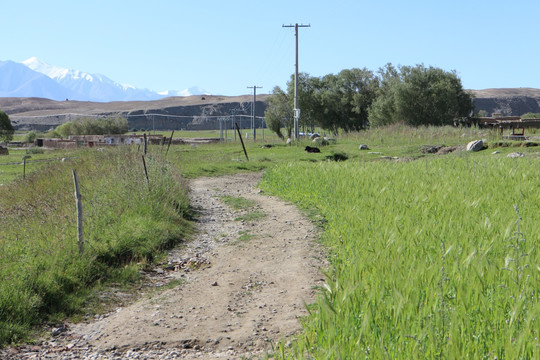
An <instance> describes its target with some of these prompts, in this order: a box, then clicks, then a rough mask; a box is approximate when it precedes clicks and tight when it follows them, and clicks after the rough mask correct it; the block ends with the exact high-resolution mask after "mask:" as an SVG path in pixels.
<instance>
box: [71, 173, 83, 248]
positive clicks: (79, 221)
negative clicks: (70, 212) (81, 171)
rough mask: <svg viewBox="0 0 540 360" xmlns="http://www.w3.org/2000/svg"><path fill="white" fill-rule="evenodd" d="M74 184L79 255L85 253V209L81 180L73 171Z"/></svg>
mask: <svg viewBox="0 0 540 360" xmlns="http://www.w3.org/2000/svg"><path fill="white" fill-rule="evenodd" d="M73 182H74V183H75V200H76V205H77V235H78V244H79V254H81V255H82V254H83V253H84V240H83V209H82V199H81V193H80V191H79V179H78V178H77V170H75V169H73Z"/></svg>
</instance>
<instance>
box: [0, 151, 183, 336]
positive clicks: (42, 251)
mask: <svg viewBox="0 0 540 360" xmlns="http://www.w3.org/2000/svg"><path fill="white" fill-rule="evenodd" d="M147 166H148V169H149V182H147V180H146V178H145V176H144V171H143V165H142V160H141V154H140V153H137V152H136V149H135V148H128V147H126V148H114V149H110V150H108V151H104V152H98V151H95V150H94V151H86V152H79V153H78V154H77V158H76V159H73V160H72V161H68V162H65V163H62V162H57V163H54V164H53V163H51V164H49V165H47V166H46V167H45V168H43V169H42V170H41V171H37V172H34V173H32V174H31V175H29V176H27V178H26V180H25V181H18V182H17V181H16V182H13V183H11V184H9V185H7V186H3V187H0V279H1V281H0V344H5V343H7V342H16V341H18V340H20V339H22V338H24V337H25V336H26V335H27V334H28V331H29V330H30V329H31V327H32V326H33V325H35V324H39V323H41V322H42V321H45V320H46V319H48V318H49V317H50V316H53V317H55V318H61V317H62V316H64V315H66V314H70V313H73V312H75V311H76V310H77V309H78V308H79V307H80V305H81V304H83V303H84V301H85V300H86V297H85V295H87V294H88V289H90V288H92V286H94V285H96V284H99V283H100V282H103V281H106V280H108V279H110V278H111V276H112V275H111V274H113V275H114V274H116V275H119V276H121V274H120V273H121V272H122V269H123V267H124V266H126V265H128V264H130V263H132V262H139V263H141V262H142V263H145V262H151V261H152V259H153V257H154V256H155V255H156V254H157V253H158V252H159V251H160V250H162V249H164V248H166V247H168V246H170V245H172V244H174V243H176V242H178V241H180V240H181V239H183V238H184V237H185V236H186V234H187V232H188V231H189V225H188V223H187V221H186V220H185V218H186V217H187V216H188V215H189V202H188V197H187V193H186V191H187V190H186V188H185V187H184V186H182V180H181V178H180V177H179V176H178V175H177V173H176V172H175V171H174V170H173V169H172V168H171V166H170V164H169V163H167V162H165V161H164V159H162V158H161V157H160V156H159V154H150V155H149V156H148V158H147ZM72 169H77V173H78V176H79V181H80V189H81V193H82V199H83V211H84V216H83V218H84V239H85V253H84V254H83V255H80V254H79V253H78V247H77V227H76V211H75V200H74V195H73V193H74V186H73V178H72ZM115 269H119V270H115Z"/></svg>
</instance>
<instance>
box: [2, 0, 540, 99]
mask: <svg viewBox="0 0 540 360" xmlns="http://www.w3.org/2000/svg"><path fill="white" fill-rule="evenodd" d="M6 2H7V3H6ZM6 2H4V3H3V4H2V6H1V14H2V16H1V18H2V28H3V30H2V32H1V34H0V60H13V61H23V60H25V59H27V58H29V57H31V56H36V57H38V58H39V59H40V60H42V61H45V62H48V63H50V64H53V65H56V66H60V67H68V68H73V69H77V70H82V71H86V72H91V73H100V74H103V75H105V76H108V77H109V78H111V79H113V80H115V81H117V82H120V83H127V84H131V85H134V86H136V87H139V88H148V89H151V90H155V91H163V90H168V89H174V90H182V89H185V88H189V87H192V86H199V87H202V88H203V89H205V90H207V91H209V92H210V93H212V94H216V95H218V94H220V95H241V94H249V93H251V92H252V90H250V89H248V88H247V87H248V86H253V85H257V86H262V87H263V88H262V89H258V90H257V92H258V93H269V92H271V91H272V88H273V87H274V86H276V85H278V86H281V87H284V86H285V84H286V82H287V80H288V79H289V78H290V76H291V74H292V73H293V72H294V62H295V59H294V29H293V28H283V27H282V25H283V24H287V25H288V24H294V23H302V24H310V25H311V27H310V28H302V29H300V36H299V40H300V46H299V48H300V60H299V65H300V71H302V72H307V73H309V74H310V75H312V76H323V75H326V74H330V73H334V74H336V73H338V72H339V71H341V70H342V69H350V68H354V67H357V68H364V67H365V68H368V69H370V70H374V71H375V70H377V69H378V68H380V67H382V66H384V65H385V64H386V63H389V62H391V63H393V64H394V65H416V64H420V63H423V64H425V65H432V66H436V67H440V68H443V69H445V70H456V71H457V73H458V75H459V77H460V78H461V80H462V83H463V85H464V87H465V88H468V89H485V88H502V87H535V88H540V71H539V67H538V65H539V63H540V54H539V52H540V47H539V40H540V28H539V27H538V25H537V24H538V16H539V15H538V14H540V2H539V1H537V0H528V1H524V0H514V1H499V0H492V1H484V0H478V1H477V0H469V1H462V0H454V1H435V0H431V1H427V0H412V1H394V0H378V1H364V0H349V1H345V0H332V1H328V0H327V1H322V0H310V1H295V0H288V1H282V0H271V1H256V0H251V1H235V0H229V1H223V0H221V1H214V0H204V1H196V0H189V1H184V0H153V1H148V0H145V1H139V0H129V1H120V0H93V1H74V0H65V1H61V0H49V1H42V0H40V1H35V0H26V1H9V0H8V1H6Z"/></svg>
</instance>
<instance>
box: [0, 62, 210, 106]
mask: <svg viewBox="0 0 540 360" xmlns="http://www.w3.org/2000/svg"><path fill="white" fill-rule="evenodd" d="M15 64H19V65H20V66H16V65H15ZM21 66H24V67H25V68H26V69H28V71H25V70H24V69H22V68H21ZM40 75H41V76H40ZM0 79H2V82H1V83H0V96H1V97H43V98H49V99H52V100H57V101H62V100H66V99H69V100H78V101H95V102H111V101H149V100H158V99H161V98H164V97H167V96H171V95H173V96H190V95H206V94H209V93H208V92H207V91H205V90H204V89H201V88H199V87H196V86H194V87H190V88H188V89H184V90H180V91H178V90H168V91H166V92H161V93H159V92H156V91H152V90H148V89H139V88H136V87H134V86H132V85H128V84H120V83H118V82H116V81H114V80H112V79H110V78H108V77H107V76H105V75H102V74H92V73H87V72H84V71H80V70H74V69H68V68H62V67H58V66H55V65H51V64H48V63H46V62H44V61H41V60H39V59H38V58H37V57H31V58H29V59H26V60H24V61H22V62H20V63H17V62H14V61H11V60H7V61H0ZM8 80H9V81H8ZM30 80H31V81H30Z"/></svg>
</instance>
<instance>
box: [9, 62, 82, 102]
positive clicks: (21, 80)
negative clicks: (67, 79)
mask: <svg viewBox="0 0 540 360" xmlns="http://www.w3.org/2000/svg"><path fill="white" fill-rule="evenodd" d="M73 95H74V94H73V92H72V91H71V90H69V89H67V88H65V87H63V86H62V85H60V84H59V83H57V82H56V81H54V80H53V79H51V78H49V77H48V76H45V75H44V74H42V73H39V72H36V71H33V70H31V69H29V68H28V67H26V66H25V65H23V64H21V63H17V62H14V61H0V97H43V98H48V99H54V100H65V99H67V98H73Z"/></svg>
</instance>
